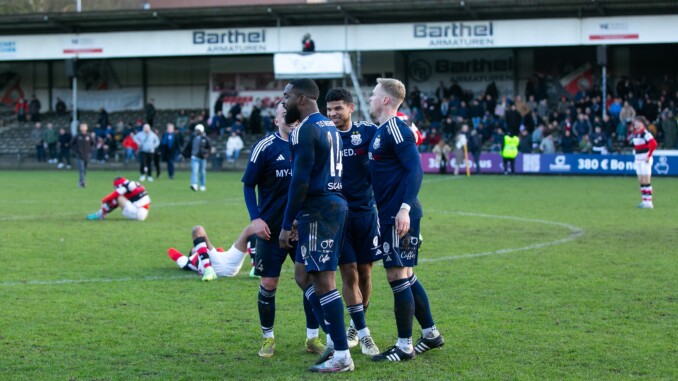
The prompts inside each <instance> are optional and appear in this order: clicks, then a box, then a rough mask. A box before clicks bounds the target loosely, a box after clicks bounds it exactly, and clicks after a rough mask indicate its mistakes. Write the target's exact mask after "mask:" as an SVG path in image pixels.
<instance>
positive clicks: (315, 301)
mask: <svg viewBox="0 0 678 381" xmlns="http://www.w3.org/2000/svg"><path fill="white" fill-rule="evenodd" d="M304 296H306V299H307V300H308V302H309V303H311V309H312V310H313V315H315V320H316V321H317V322H318V325H320V328H321V329H322V330H323V332H325V333H327V334H328V337H329V331H328V330H327V325H325V317H324V316H323V308H322V306H321V305H320V299H319V298H318V295H316V294H315V288H313V285H310V286H308V287H306V290H304ZM328 345H329V344H328Z"/></svg>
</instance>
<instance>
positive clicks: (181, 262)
mask: <svg viewBox="0 0 678 381" xmlns="http://www.w3.org/2000/svg"><path fill="white" fill-rule="evenodd" d="M167 255H168V256H169V257H170V259H172V260H173V261H174V262H176V263H177V265H178V266H179V267H180V268H181V269H182V270H191V269H190V268H189V267H188V264H189V263H190V261H189V260H188V257H187V256H185V255H183V254H181V253H180V252H179V251H178V250H177V249H175V248H173V247H170V248H169V249H168V250H167Z"/></svg>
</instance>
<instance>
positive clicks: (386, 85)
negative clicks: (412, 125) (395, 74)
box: [377, 78, 406, 105]
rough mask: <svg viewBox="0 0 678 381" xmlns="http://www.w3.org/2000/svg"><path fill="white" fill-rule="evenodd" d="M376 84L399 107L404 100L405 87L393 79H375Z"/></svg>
mask: <svg viewBox="0 0 678 381" xmlns="http://www.w3.org/2000/svg"><path fill="white" fill-rule="evenodd" d="M377 83H378V84H380V85H381V88H382V89H384V91H386V93H387V94H388V95H390V96H391V97H393V98H394V99H395V100H396V101H397V102H398V105H400V104H401V103H402V102H403V101H404V100H405V95H406V94H405V85H403V83H402V82H400V81H399V80H397V79H394V78H377Z"/></svg>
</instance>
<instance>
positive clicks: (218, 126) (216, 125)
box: [209, 110, 226, 136]
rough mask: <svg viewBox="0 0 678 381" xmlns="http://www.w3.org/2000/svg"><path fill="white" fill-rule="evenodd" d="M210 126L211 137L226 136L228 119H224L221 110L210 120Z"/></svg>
mask: <svg viewBox="0 0 678 381" xmlns="http://www.w3.org/2000/svg"><path fill="white" fill-rule="evenodd" d="M209 126H210V130H209V135H210V136H217V135H218V136H224V134H226V118H224V115H223V114H222V112H221V110H219V111H217V113H216V114H215V115H212V117H211V118H210V120H209Z"/></svg>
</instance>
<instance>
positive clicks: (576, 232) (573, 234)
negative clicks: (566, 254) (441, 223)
mask: <svg viewBox="0 0 678 381" xmlns="http://www.w3.org/2000/svg"><path fill="white" fill-rule="evenodd" d="M427 212H429V211H427ZM432 212H434V213H442V214H458V215H461V216H469V217H481V218H494V219H501V220H514V221H521V222H532V223H538V224H545V225H555V226H560V227H563V228H566V229H567V230H569V231H570V235H568V236H567V237H565V238H561V239H557V240H555V241H548V242H538V243H534V244H531V245H527V246H523V247H515V248H508V249H499V250H495V251H484V252H481V253H471V254H460V255H452V256H447V257H437V258H422V259H421V260H419V262H440V261H452V260H457V259H466V258H477V257H486V256H488V255H503V254H509V253H516V252H520V251H527V250H534V249H541V248H544V247H548V246H555V245H561V244H564V243H567V242H570V241H574V240H575V239H577V238H579V237H580V236H582V235H583V234H584V229H582V228H579V227H577V226H574V225H570V224H566V223H563V222H555V221H546V220H539V219H533V218H522V217H514V216H497V215H493V214H484V213H470V212H446V211H439V210H433V211H432Z"/></svg>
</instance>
